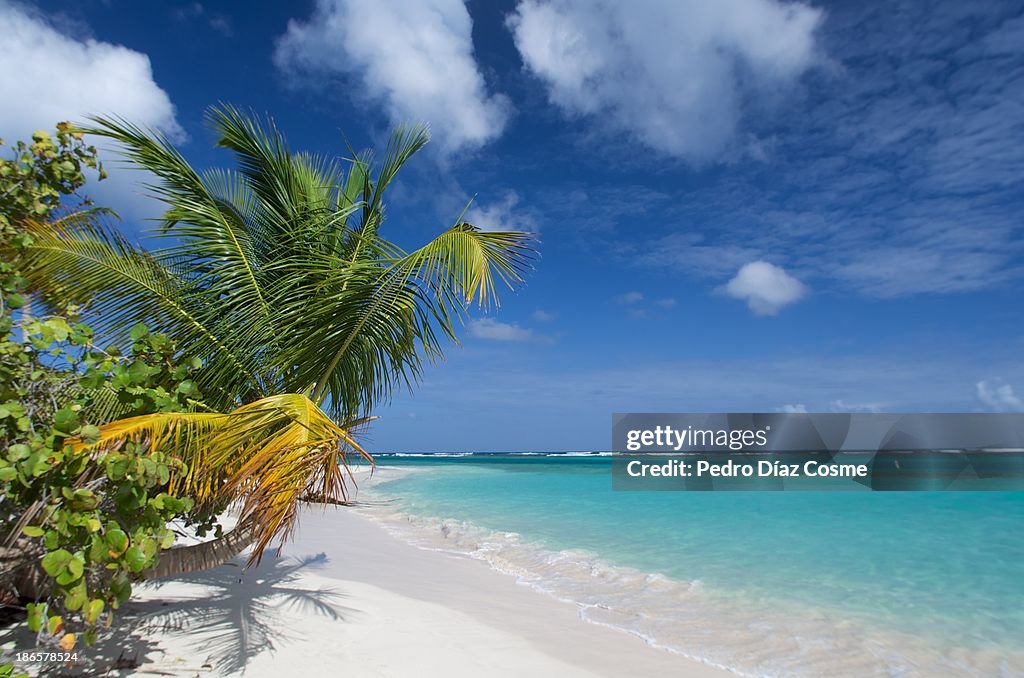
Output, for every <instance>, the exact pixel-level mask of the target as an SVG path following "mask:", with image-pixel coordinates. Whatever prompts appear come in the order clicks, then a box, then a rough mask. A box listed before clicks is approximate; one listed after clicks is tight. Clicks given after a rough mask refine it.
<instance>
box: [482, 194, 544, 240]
mask: <svg viewBox="0 0 1024 678" xmlns="http://www.w3.org/2000/svg"><path fill="white" fill-rule="evenodd" d="M519 204H520V200H519V194H518V193H516V192H515V191H508V192H506V193H505V196H504V197H503V198H502V199H501V200H499V201H497V202H492V203H489V204H483V205H477V204H476V203H474V204H473V207H470V208H469V210H468V211H467V212H466V221H468V222H469V223H471V224H473V225H474V226H477V227H478V228H480V229H481V230H483V231H530V232H533V233H536V232H537V230H538V228H537V222H536V220H535V219H534V217H533V215H532V214H531V213H530V210H529V209H527V208H520V207H519Z"/></svg>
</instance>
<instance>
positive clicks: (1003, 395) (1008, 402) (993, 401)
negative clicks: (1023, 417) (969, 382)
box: [977, 379, 1024, 412]
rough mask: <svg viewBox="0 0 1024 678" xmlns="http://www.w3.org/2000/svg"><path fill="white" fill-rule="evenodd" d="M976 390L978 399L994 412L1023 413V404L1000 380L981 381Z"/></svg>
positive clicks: (1010, 388) (1008, 386)
mask: <svg viewBox="0 0 1024 678" xmlns="http://www.w3.org/2000/svg"><path fill="white" fill-rule="evenodd" d="M977 390H978V399H979V400H980V401H981V402H983V403H985V405H987V406H988V407H990V408H992V409H993V410H995V411H996V412H1024V402H1022V401H1021V399H1020V397H1019V396H1018V395H1017V394H1016V393H1014V392H1013V387H1012V386H1010V385H1009V384H1007V383H1006V382H1004V381H1003V380H1002V379H983V380H981V381H979V382H978V384H977Z"/></svg>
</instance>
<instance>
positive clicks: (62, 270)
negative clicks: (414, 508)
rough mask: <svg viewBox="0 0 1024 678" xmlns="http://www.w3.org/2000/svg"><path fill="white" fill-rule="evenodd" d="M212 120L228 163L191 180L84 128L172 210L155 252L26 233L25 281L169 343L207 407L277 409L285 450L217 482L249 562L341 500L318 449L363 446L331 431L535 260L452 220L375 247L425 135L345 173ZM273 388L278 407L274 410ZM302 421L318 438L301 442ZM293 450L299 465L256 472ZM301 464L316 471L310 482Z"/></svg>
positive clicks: (235, 116) (126, 138)
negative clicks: (319, 503) (299, 506)
mask: <svg viewBox="0 0 1024 678" xmlns="http://www.w3.org/2000/svg"><path fill="white" fill-rule="evenodd" d="M209 121H210V123H211V125H212V127H213V129H214V131H215V133H216V134H217V138H218V145H219V146H221V147H223V148H226V149H228V150H230V151H231V152H232V154H233V155H234V159H235V163H236V168H235V169H230V170H211V171H207V172H198V171H196V170H195V169H193V168H192V167H191V166H190V165H189V164H188V163H187V162H186V161H185V159H184V158H183V157H182V155H181V154H180V153H179V152H178V150H177V149H176V148H174V146H173V145H172V144H171V143H170V142H168V141H167V140H166V139H165V138H164V137H162V136H161V135H159V134H158V133H155V132H151V131H147V130H143V129H141V128H138V127H136V126H134V125H131V124H130V123H127V122H124V121H121V120H113V119H101V118H98V119H96V120H95V127H94V128H92V129H90V130H89V131H90V132H91V133H94V134H98V135H101V136H105V137H109V138H111V139H113V140H115V141H117V142H119V143H120V144H121V145H122V146H123V149H124V153H125V155H126V157H127V158H128V159H129V160H130V161H132V162H133V163H134V164H135V165H137V166H138V167H141V168H144V169H146V170H149V172H151V173H152V174H153V175H155V176H156V177H157V180H156V182H155V183H154V184H153V185H152V186H151V187H150V188H151V192H152V194H153V195H154V197H156V198H157V199H159V200H161V201H163V202H164V203H165V205H166V207H167V210H166V212H165V213H164V216H163V223H162V228H161V230H160V231H159V232H158V234H157V235H158V236H159V237H162V242H163V243H164V245H163V247H160V248H158V249H155V250H152V251H146V250H142V249H140V248H138V247H136V246H135V245H133V244H132V243H130V242H129V241H127V240H126V239H125V238H124V237H122V236H121V235H119V234H118V233H117V232H116V231H114V230H112V229H109V228H105V227H103V226H101V225H97V224H96V223H93V222H86V221H69V222H62V223H60V224H58V226H57V227H56V228H51V229H46V230H43V231H39V232H37V233H34V235H35V237H36V242H35V243H34V244H33V245H32V246H31V248H30V254H31V257H30V264H31V265H30V275H31V279H32V281H33V284H35V285H37V286H38V287H39V288H40V289H41V290H43V291H44V292H45V293H46V296H47V298H48V299H49V302H50V304H51V305H52V304H58V303H65V302H72V303H78V304H89V307H90V310H91V311H92V313H93V315H92V316H90V317H91V322H92V323H93V325H94V326H95V327H96V329H97V332H98V333H100V334H102V335H109V336H114V335H116V332H117V330H118V328H120V327H124V326H126V325H128V324H131V323H133V322H136V321H137V320H139V319H142V318H145V319H146V322H147V324H149V325H150V326H151V327H152V328H153V329H154V331H158V332H163V333H166V334H168V335H170V336H173V337H174V338H175V340H176V341H178V342H179V345H180V346H181V348H182V350H183V351H184V352H186V353H188V354H189V355H196V356H198V357H200V358H201V359H202V360H203V362H204V365H205V367H204V369H203V370H202V372H201V373H200V374H198V375H197V382H196V383H197V385H198V387H199V388H200V389H201V390H202V391H203V393H204V394H205V396H206V402H207V404H209V405H210V406H211V407H213V408H214V409H216V410H218V411H222V412H229V411H236V410H238V409H239V408H244V407H247V406H249V405H253V404H255V403H262V405H260V407H268V406H269V407H271V409H272V410H273V409H274V408H277V407H280V408H283V409H278V410H276V412H277V413H276V414H275V415H274V416H275V417H278V419H277V421H278V423H277V424H275V426H279V427H280V429H277V428H275V429H273V432H274V435H275V436H276V435H277V434H278V433H280V435H281V436H282V437H281V440H282V441H285V440H287V441H288V442H287V444H285V443H284V442H282V445H284V447H281V448H280V449H277V450H276V452H274V453H273V454H271V450H274V449H275V448H274V447H273V446H271V445H270V444H268V446H267V447H264V448H251V450H250V455H251V456H250V459H249V461H246V462H244V463H247V464H249V466H246V467H244V468H245V469H246V470H245V471H244V472H243V473H242V476H241V477H244V478H245V479H246V480H245V481H244V482H242V481H240V482H237V483H229V485H228V486H229V487H234V488H236V489H237V491H238V493H239V494H238V496H239V497H240V498H242V499H244V511H243V516H242V521H243V523H246V524H255V525H258V526H259V529H260V536H259V540H258V542H257V549H256V551H255V553H254V557H257V558H258V557H259V554H260V553H261V552H262V549H263V547H264V546H266V545H267V544H268V543H269V541H270V540H271V539H272V537H274V536H275V535H282V536H283V535H285V534H287V532H288V530H289V529H290V528H291V526H292V525H293V523H294V516H295V510H294V509H295V502H297V501H298V500H299V499H300V498H302V497H303V496H305V495H306V494H309V493H314V494H316V495H317V496H320V497H322V498H323V499H327V500H344V498H345V496H346V495H345V481H344V476H343V475H337V476H332V478H331V481H330V482H327V483H326V484H320V480H321V476H320V475H318V474H322V472H323V470H324V469H326V468H328V467H329V466H331V464H330V463H329V462H328V461H327V460H328V459H329V458H331V455H333V458H336V459H337V460H338V461H340V462H341V463H342V464H344V463H345V459H346V457H347V455H349V454H351V453H353V452H355V453H359V452H360V450H359V449H358V448H357V447H355V446H354V444H353V443H352V442H351V436H348V437H347V438H346V437H343V436H341V435H340V433H339V431H341V432H350V431H351V430H352V429H353V427H354V426H356V425H357V424H358V423H359V422H361V421H365V420H366V417H367V416H368V415H369V414H370V413H371V412H372V410H373V407H374V406H375V405H376V404H377V403H379V402H381V401H382V400H385V399H387V398H388V397H389V396H390V395H391V393H392V392H393V390H394V389H395V388H396V387H400V386H401V385H403V384H404V385H411V384H413V383H415V381H416V380H417V379H418V378H419V376H420V374H421V371H422V368H423V365H424V363H425V362H426V361H431V360H434V359H437V358H439V357H441V356H442V348H443V341H444V340H445V339H450V340H456V327H457V324H458V323H459V321H460V319H462V318H463V317H464V314H465V312H466V309H467V305H468V304H470V303H472V302H473V301H474V300H476V301H477V302H478V303H479V304H480V305H481V306H484V307H488V306H490V305H492V304H493V303H495V301H496V293H497V288H498V286H499V285H506V286H508V287H513V288H514V287H516V286H518V285H519V284H521V283H522V282H523V275H524V273H525V270H526V268H528V266H529V260H530V258H531V256H532V253H533V249H532V244H531V236H530V235H529V234H527V233H522V232H483V231H480V230H479V229H477V228H475V227H473V226H471V225H470V224H467V223H464V222H459V223H456V224H455V225H454V226H452V227H451V228H449V229H447V230H445V231H443V232H442V233H441V234H440V235H439V236H438V237H436V238H435V239H433V240H432V241H430V242H428V243H427V244H426V245H424V246H422V247H420V248H419V249H415V250H412V251H405V250H403V249H402V248H400V247H399V246H398V245H396V244H394V243H393V242H390V241H388V240H386V239H385V238H384V237H383V236H382V235H381V227H382V225H383V223H384V217H385V210H384V201H383V196H384V192H385V190H386V189H387V188H388V186H390V185H391V183H392V182H393V181H394V179H395V177H396V176H397V173H398V172H399V170H400V169H401V168H402V166H403V165H404V164H405V163H406V162H407V161H408V160H409V159H410V158H411V157H412V156H413V155H414V154H415V153H416V152H418V151H419V150H420V149H421V148H422V147H423V146H424V145H425V144H426V143H427V140H428V134H427V132H426V129H425V128H421V127H416V128H410V129H399V130H398V131H397V132H396V133H395V135H394V136H393V137H392V139H391V142H390V143H389V145H388V148H387V151H386V152H385V154H384V158H383V162H382V163H381V164H380V166H379V168H377V169H375V167H374V165H373V163H372V162H371V160H372V158H371V157H370V155H369V154H365V153H364V154H362V155H355V154H353V155H354V157H352V158H350V159H349V160H347V161H346V162H339V161H337V160H334V159H330V158H325V157H322V156H318V155H312V154H308V153H293V152H292V151H291V150H290V149H289V148H288V145H287V143H286V141H285V139H284V137H283V135H282V134H281V133H280V132H279V131H278V130H277V128H276V127H275V126H274V124H273V122H272V121H269V120H268V121H262V120H258V119H255V118H253V117H251V116H248V115H245V114H243V113H242V112H241V111H239V110H237V109H235V108H232V107H229V106H224V107H221V108H215V109H212V110H211V112H210V114H209ZM281 394H289V395H288V396H287V399H288V400H287V402H277V401H275V400H274V399H275V398H277V397H278V396H280V395H281ZM319 406H323V407H324V408H325V410H326V411H327V413H328V414H329V415H330V416H331V418H333V419H334V420H335V421H336V422H337V423H338V427H337V430H335V431H329V430H328V428H327V427H326V426H325V425H324V421H326V418H325V417H321V414H320V413H319V409H318V407H319ZM281 415H288V417H289V418H288V419H281V418H280V416H281ZM192 419H193V420H195V421H198V419H197V418H192ZM314 420H315V421H317V422H319V424H320V425H321V428H320V430H319V432H318V433H315V432H313V431H310V432H309V433H308V434H302V435H299V428H301V427H306V428H310V424H309V422H310V421H314ZM150 424H151V425H152V427H154V428H151V429H149V430H150V431H155V430H156V427H159V426H161V424H159V423H158V422H156V421H155V420H154V421H151V422H150ZM286 430H287V431H288V432H287V433H285V431H286ZM318 436H320V437H318ZM332 436H334V442H333V444H332V443H328V442H327V441H328V439H330V438H331V437H332ZM217 439H218V440H223V441H231V444H236V442H237V441H236V440H235V439H234V438H232V437H231V436H227V435H225V436H221V437H218V438H217ZM270 439H274V440H276V438H264V440H270ZM114 440H115V441H118V443H119V441H120V440H122V438H119V437H116V436H115V438H114ZM161 440H162V441H163V439H161ZM339 441H340V446H339V445H338V443H339ZM314 442H316V444H313V443H314ZM226 444H227V443H225V445H226ZM303 450H305V451H306V452H308V454H306V453H303V454H299V452H301V451H303ZM232 451H233V450H232V449H231V448H230V447H224V448H222V449H220V450H218V451H217V453H216V454H215V455H214V458H221V457H224V456H226V455H229V454H231V453H232ZM321 454H323V455H327V456H323V457H321V456H319V455H321ZM216 455H221V457H217V456H216ZM292 456H294V457H295V459H296V460H302V463H301V464H297V465H295V466H294V467H293V466H289V465H288V464H290V463H291V462H287V463H286V462H284V461H282V466H280V467H277V466H272V465H270V464H269V463H267V460H271V459H278V458H280V459H282V460H286V459H291V458H292ZM207 462H208V460H207V459H204V460H203V464H206V463H207ZM260 464H262V466H261V465H260ZM238 468H239V469H242V468H243V467H238ZM257 469H258V470H259V473H258V474H257V473H256V470H257ZM298 469H302V472H304V473H309V474H311V475H309V476H308V477H306V479H305V480H306V482H300V479H299V476H298V475H294V474H295V473H297V471H298ZM220 470H223V471H224V472H225V473H229V472H231V469H229V468H228V467H224V468H223V469H220ZM211 472H212V471H211ZM218 472H219V470H218ZM282 478H289V479H290V480H288V481H287V482H284V483H283V484H279V481H280V480H281V479H282ZM317 484H320V485H321V487H320V489H318V490H315V491H314V489H313V487H314V485H317ZM270 488H276V489H275V491H273V492H272V491H270ZM277 490H280V492H278V491H277Z"/></svg>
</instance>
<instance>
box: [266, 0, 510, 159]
mask: <svg viewBox="0 0 1024 678" xmlns="http://www.w3.org/2000/svg"><path fill="white" fill-rule="evenodd" d="M472 28H473V22H472V20H471V18H470V16H469V12H468V11H467V10H466V5H465V3H464V1H463V0H426V1H423V0H377V1H375V2H357V1H356V0H317V1H316V6H315V8H314V10H313V15H312V16H311V17H310V18H309V20H307V21H296V20H292V21H289V22H288V30H287V31H286V32H285V34H284V35H283V36H281V38H280V39H279V40H278V41H277V46H276V49H275V51H274V63H275V64H276V65H277V67H278V68H279V69H280V70H282V71H283V72H284V73H285V74H286V75H287V76H289V78H291V79H292V80H293V81H295V82H297V83H299V84H305V85H308V86H310V87H315V88H316V89H317V90H318V91H322V90H323V89H324V88H325V87H330V86H331V84H330V83H329V82H325V80H324V77H323V76H325V75H327V76H330V75H358V76H361V79H362V86H363V87H364V88H365V91H366V92H367V94H368V95H369V96H370V97H371V98H373V99H378V100H381V101H383V102H384V105H385V107H386V108H387V113H388V116H389V117H390V119H391V122H392V123H393V124H397V123H404V122H421V121H425V122H429V123H430V124H431V128H432V130H433V132H434V134H435V137H436V139H437V140H438V141H439V143H440V146H441V149H442V151H443V152H444V153H445V154H451V153H455V152H457V151H459V150H462V149H466V148H474V147H478V146H481V145H482V144H485V143H487V142H488V141H491V140H492V139H495V138H496V137H498V136H499V135H500V134H501V132H502V130H503V129H504V128H505V123H506V122H507V120H508V116H509V110H510V106H509V103H508V100H507V98H506V97H504V96H502V95H500V94H498V95H492V94H489V93H488V92H487V87H486V84H485V83H484V79H483V76H482V75H481V73H480V69H479V68H478V67H477V64H476V61H475V59H474V57H473V41H472ZM344 88H345V89H346V90H348V91H357V90H359V87H358V86H354V85H353V84H351V83H350V84H347V85H345V86H344Z"/></svg>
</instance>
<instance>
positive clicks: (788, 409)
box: [778, 403, 807, 414]
mask: <svg viewBox="0 0 1024 678" xmlns="http://www.w3.org/2000/svg"><path fill="white" fill-rule="evenodd" d="M778 411H779V412H785V413H786V414H807V406H806V405H803V404H800V403H797V404H795V405H783V406H782V407H780V408H778Z"/></svg>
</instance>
